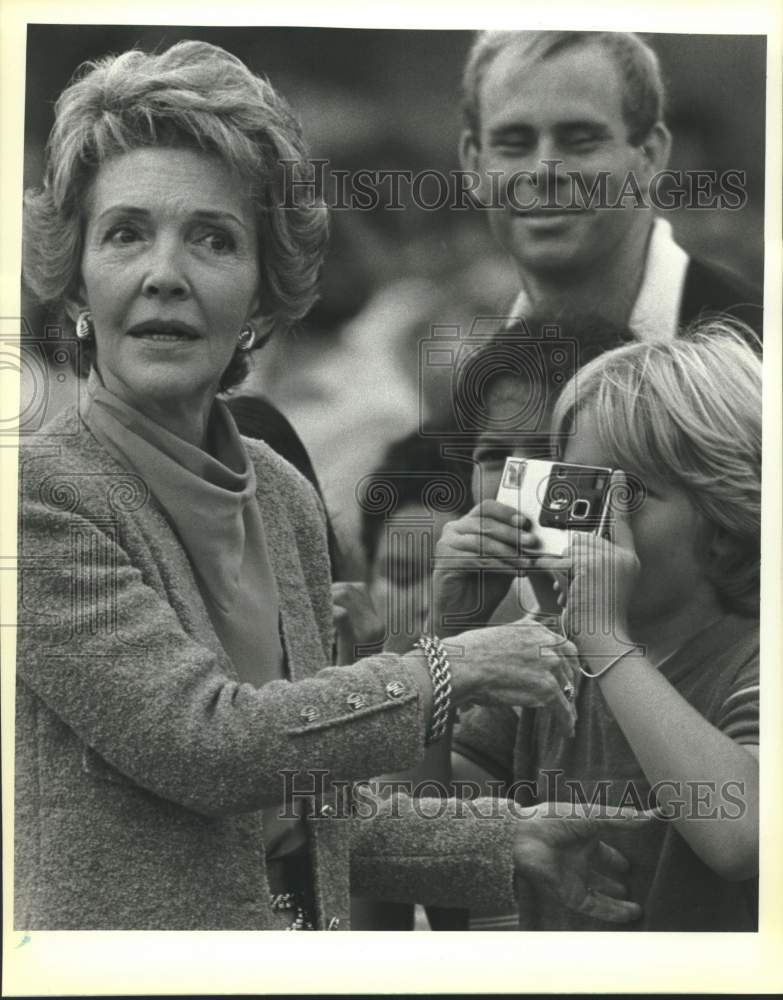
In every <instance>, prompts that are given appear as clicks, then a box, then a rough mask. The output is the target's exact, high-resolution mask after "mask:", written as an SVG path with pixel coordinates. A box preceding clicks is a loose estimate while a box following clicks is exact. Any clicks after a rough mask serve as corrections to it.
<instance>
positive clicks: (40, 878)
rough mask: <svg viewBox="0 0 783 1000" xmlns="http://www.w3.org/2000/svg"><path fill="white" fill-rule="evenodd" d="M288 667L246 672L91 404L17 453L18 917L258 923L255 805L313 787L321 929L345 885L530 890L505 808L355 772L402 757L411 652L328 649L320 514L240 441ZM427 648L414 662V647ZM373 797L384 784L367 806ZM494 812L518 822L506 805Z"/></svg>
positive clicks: (477, 897)
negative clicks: (518, 879)
mask: <svg viewBox="0 0 783 1000" xmlns="http://www.w3.org/2000/svg"><path fill="white" fill-rule="evenodd" d="M245 445H246V448H247V450H248V453H249V455H250V456H251V459H252V461H253V463H254V466H255V470H256V477H257V494H256V496H257V501H258V503H259V505H260V508H261V512H262V517H263V521H264V526H265V531H266V535H267V541H268V547H269V552H270V557H271V560H272V564H273V570H274V573H275V576H276V579H277V586H278V590H279V604H280V620H281V638H282V642H283V646H284V650H285V656H286V662H287V666H288V674H289V677H290V680H280V681H274V682H272V683H269V684H267V685H264V686H263V687H261V688H255V687H253V686H252V685H249V684H244V683H241V682H239V680H238V679H237V676H236V673H235V671H234V668H233V666H232V663H231V661H230V660H229V658H228V657H227V656H226V654H225V652H224V651H223V649H222V647H221V646H220V643H219V641H218V639H217V637H216V635H215V633H214V631H213V629H212V626H211V622H210V620H209V616H208V613H207V611H206V608H205V606H204V603H203V601H202V598H201V595H200V593H199V589H198V585H197V582H196V579H195V577H194V575H193V571H192V568H191V565H190V563H189V561H188V558H187V555H186V553H185V551H184V550H183V548H182V546H181V544H180V542H179V540H178V538H177V536H176V534H175V533H174V531H173V529H172V527H171V526H170V524H169V522H168V521H167V519H166V517H165V516H164V514H163V512H162V510H161V508H160V507H159V506H158V504H157V503H156V501H155V499H154V498H153V497H152V496H151V495H150V493H149V491H148V490H147V487H146V485H145V483H144V482H143V481H142V480H141V479H140V478H139V477H138V476H136V475H133V474H131V473H130V472H128V471H127V470H125V469H124V468H123V467H122V466H120V465H119V464H117V463H116V462H115V460H114V459H113V458H112V457H111V456H110V455H109V454H108V453H107V452H106V451H105V450H104V449H103V448H102V446H101V445H100V444H99V443H98V442H97V441H96V439H95V438H94V437H93V436H92V434H91V433H90V431H89V430H88V429H87V427H86V426H85V425H84V424H83V422H82V421H81V419H80V417H79V414H78V410H77V408H72V409H70V410H67V411H65V412H64V413H63V414H61V415H60V416H58V417H57V418H56V419H55V420H54V421H52V422H51V423H50V424H49V425H47V426H46V427H45V428H44V429H43V431H42V432H41V433H40V434H37V435H35V436H34V437H32V438H31V439H29V440H28V441H26V442H25V443H24V444H23V447H22V449H21V453H20V490H21V500H20V524H19V559H20V575H19V598H18V603H19V619H18V642H17V687H16V787H15V795H16V807H15V827H14V840H15V845H14V846H15V851H14V858H15V914H14V925H15V927H17V928H19V929H31V928H37V929H181V930H190V929H201V930H206V929H236V930H248V929H263V928H265V927H268V926H270V924H271V923H272V921H273V917H272V913H271V910H270V906H269V886H268V882H267V877H266V868H265V856H264V844H263V828H262V814H261V810H262V809H263V808H265V807H268V806H270V805H274V804H276V803H280V802H281V801H282V800H283V798H284V792H283V788H284V785H285V784H286V783H288V786H287V787H288V791H289V793H290V790H291V788H292V787H293V788H294V790H295V791H296V792H298V793H301V802H302V808H303V810H304V813H305V815H306V817H307V818H306V825H307V831H308V855H309V864H310V870H311V873H312V879H313V885H314V893H315V902H316V910H317V919H318V926H319V928H328V929H338V928H339V929H347V928H348V927H349V920H348V917H349V904H350V893H351V892H354V893H364V894H367V895H371V896H377V897H378V898H384V899H407V900H413V899H416V900H419V901H422V902H431V903H439V904H442V905H457V904H462V905H465V904H466V903H467V902H472V903H474V904H475V905H477V906H482V905H490V906H491V905H497V904H498V903H499V902H501V903H503V904H508V903H509V902H511V901H513V895H512V891H513V873H512V863H511V838H512V832H513V829H514V825H515V821H514V820H513V819H512V817H510V816H509V815H506V814H503V815H501V816H498V815H497V810H495V815H493V816H491V817H490V816H486V817H485V816H480V817H479V816H475V815H474V816H468V817H463V819H462V820H460V819H459V818H455V817H454V816H453V815H452V814H453V813H454V812H455V809H456V808H457V805H456V804H455V803H454V802H451V803H449V804H448V806H447V807H446V808H445V809H444V808H439V809H438V813H439V815H438V817H436V818H429V819H428V818H426V817H424V816H422V815H421V814H422V809H421V808H414V806H415V803H412V802H411V800H409V799H406V798H405V797H400V798H397V799H394V800H388V801H384V802H380V801H377V800H373V799H371V797H365V798H364V808H363V809H362V810H358V809H357V808H356V802H357V797H356V794H355V792H353V793H351V792H350V791H348V790H350V789H352V787H353V786H352V783H353V782H355V781H356V780H357V779H361V778H367V777H369V776H370V775H373V774H380V773H382V772H388V771H391V770H399V769H402V768H406V767H408V766H410V765H412V764H413V763H415V761H416V760H417V759H418V758H419V757H420V756H421V754H422V752H423V741H424V728H425V720H424V719H423V718H422V713H421V709H420V704H419V694H418V688H417V686H416V682H415V678H414V675H413V673H412V672H411V671H410V669H409V667H408V666H407V665H406V660H405V659H404V658H401V657H397V656H393V655H391V654H382V655H379V656H375V657H371V658H368V659H366V660H363V661H361V662H360V663H359V664H356V665H354V666H349V667H330V666H328V664H329V659H330V650H331V643H332V620H331V617H332V610H331V598H330V590H329V570H328V557H327V549H326V536H325V530H324V513H323V510H322V508H321V506H320V503H319V501H318V499H317V497H316V494H315V492H314V491H313V489H312V487H311V486H310V485H309V484H308V483H307V482H306V481H305V480H304V479H303V477H302V476H301V475H300V474H299V473H297V472H296V471H295V470H294V469H293V468H292V467H291V466H290V465H288V463H286V462H285V461H284V460H283V459H281V458H280V457H279V456H278V455H276V454H275V453H274V452H273V451H271V449H269V448H268V446H266V445H265V444H263V443H262V442H258V441H250V440H246V441H245ZM407 663H410V661H407ZM368 803H372V804H370V805H369V806H368ZM499 820H500V821H499Z"/></svg>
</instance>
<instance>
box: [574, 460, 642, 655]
mask: <svg viewBox="0 0 783 1000" xmlns="http://www.w3.org/2000/svg"><path fill="white" fill-rule="evenodd" d="M624 481H625V479H624V477H623V476H622V474H619V476H618V475H617V474H616V479H615V486H616V487H621V486H622V485H623V483H624ZM612 516H613V537H614V543H612V542H609V541H607V540H606V539H604V538H599V537H598V536H597V535H589V534H586V533H584V532H581V531H573V532H571V541H570V544H569V545H568V548H567V549H566V551H565V553H564V555H565V566H566V567H567V568H568V577H567V578H566V577H565V576H559V577H558V578H556V579H557V582H556V583H555V589H556V591H557V592H558V603H559V604H560V606H561V607H564V609H565V610H564V612H563V629H564V631H565V634H566V635H567V636H568V637H569V638H571V639H573V641H574V642H575V643H576V645H577V646H578V647H579V649H580V651H582V652H586V651H587V650H588V649H591V648H592V645H593V644H595V642H596V641H599V642H600V641H601V640H602V639H603V638H605V637H606V635H607V634H609V635H614V636H617V637H625V636H627V635H628V604H629V601H630V598H631V594H632V593H633V589H634V587H635V585H636V580H637V577H638V575H639V571H640V565H639V559H638V557H637V555H636V550H635V548H634V543H633V534H632V533H631V528H630V525H629V523H628V517H627V515H626V514H625V512H624V511H623V510H621V509H618V508H617V507H616V506H615V508H614V509H613V515H612ZM565 579H567V580H568V583H567V587H568V590H567V594H566V592H565V584H564V581H565Z"/></svg>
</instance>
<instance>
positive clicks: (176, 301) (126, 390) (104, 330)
mask: <svg viewBox="0 0 783 1000" xmlns="http://www.w3.org/2000/svg"><path fill="white" fill-rule="evenodd" d="M81 279H82V284H81V299H82V300H83V301H82V302H80V303H78V305H80V306H82V307H83V308H87V309H89V310H90V312H91V313H92V318H93V323H94V326H95V340H96V352H97V353H96V357H97V365H98V370H99V371H100V373H101V376H102V378H103V380H104V383H105V385H106V387H107V388H108V389H110V390H111V391H112V392H114V393H116V394H117V395H118V396H120V397H121V398H122V399H124V400H125V401H126V402H128V403H130V404H131V405H133V406H135V407H136V408H137V409H142V410H145V412H150V411H151V413H152V414H153V415H154V414H156V413H158V414H159V413H161V412H164V413H165V412H167V411H169V410H183V411H187V412H189V413H193V412H195V413H199V414H201V415H202V416H203V414H205V413H208V411H209V408H210V407H211V404H212V400H213V397H214V395H215V393H216V392H217V388H218V384H219V381H220V377H221V375H222V373H223V372H224V371H225V369H226V367H227V365H228V364H229V361H230V360H231V357H232V355H233V354H234V351H235V349H236V347H237V337H238V335H239V331H240V330H241V328H242V326H243V325H244V324H245V323H246V322H247V321H248V320H249V319H256V320H258V319H259V318H260V317H259V316H258V311H259V290H260V289H259V269H258V244H257V231H256V222H255V215H254V212H253V207H252V203H251V201H250V199H249V197H247V196H246V195H244V193H243V192H242V191H241V190H240V189H239V188H238V185H237V183H236V179H235V178H234V176H233V175H232V174H231V172H230V170H229V169H228V167H227V166H226V165H225V164H224V163H223V162H222V161H221V160H220V159H219V158H218V157H217V156H215V155H213V154H209V153H205V152H200V151H198V150H192V149H180V148H177V149H166V148H144V149H136V150H133V151H131V152H129V153H125V154H122V155H120V156H117V157H115V158H113V159H110V160H107V161H106V162H104V163H103V164H102V165H101V167H100V169H99V170H98V173H97V176H96V177H95V180H94V181H93V183H92V185H91V187H90V190H89V192H88V197H87V205H86V227H85V237H84V251H83V254H82V261H81Z"/></svg>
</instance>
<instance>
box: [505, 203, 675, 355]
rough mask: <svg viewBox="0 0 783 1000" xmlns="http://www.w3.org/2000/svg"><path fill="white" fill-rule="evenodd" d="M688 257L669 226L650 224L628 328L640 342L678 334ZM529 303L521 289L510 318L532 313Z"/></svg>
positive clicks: (668, 337) (663, 223)
mask: <svg viewBox="0 0 783 1000" xmlns="http://www.w3.org/2000/svg"><path fill="white" fill-rule="evenodd" d="M688 261H689V257H688V254H687V253H686V252H685V251H684V250H683V249H682V247H681V246H679V245H678V244H677V243H676V242H675V240H674V236H673V235H672V227H671V223H669V222H667V221H666V220H665V219H660V218H656V219H655V221H654V222H653V226H652V231H651V233H650V240H649V243H648V245H647V254H646V257H645V262H644V274H643V275H642V283H641V285H640V287H639V294H638V295H637V296H636V301H635V302H634V305H633V309H632V310H631V317H630V319H629V320H628V328H629V329H630V330H631V332H632V333H633V334H634V335H635V336H636V337H637V338H638V339H639V340H651V339H653V338H660V337H663V338H666V339H670V338H673V337H674V336H675V335H676V333H677V327H678V326H679V317H680V304H681V302H682V293H683V288H684V287H685V274H686V272H687V270H688ZM531 306H532V304H531V301H530V297H529V296H528V294H527V292H526V291H525V289H524V288H523V289H522V290H521V291H520V293H519V295H518V296H517V297H516V299H515V300H514V304H513V306H512V307H511V314H512V315H513V316H525V315H526V314H527V313H529V312H530V311H531Z"/></svg>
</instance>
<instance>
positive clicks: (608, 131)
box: [463, 45, 656, 274]
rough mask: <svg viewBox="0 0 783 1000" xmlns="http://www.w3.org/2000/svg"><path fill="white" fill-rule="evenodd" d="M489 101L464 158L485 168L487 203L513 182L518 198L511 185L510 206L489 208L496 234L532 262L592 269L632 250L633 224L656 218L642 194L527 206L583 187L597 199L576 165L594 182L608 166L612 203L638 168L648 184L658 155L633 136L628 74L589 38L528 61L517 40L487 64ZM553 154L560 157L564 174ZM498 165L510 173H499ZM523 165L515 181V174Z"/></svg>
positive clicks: (505, 200)
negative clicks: (637, 202) (598, 203)
mask: <svg viewBox="0 0 783 1000" xmlns="http://www.w3.org/2000/svg"><path fill="white" fill-rule="evenodd" d="M479 109H480V134H479V137H478V140H479V141H478V142H476V141H475V138H474V139H470V138H469V137H464V138H463V165H464V166H465V167H466V168H468V169H475V170H477V171H478V172H479V173H480V174H481V175H482V177H483V179H482V188H481V190H480V192H479V194H480V197H481V200H482V202H483V203H484V204H487V203H488V202H491V199H492V193H493V190H494V191H498V190H499V191H500V192H504V191H506V190H507V189H508V190H510V192H512V194H511V199H510V201H509V196H508V194H506V195H503V194H501V203H502V204H503V208H502V209H497V208H495V209H490V210H489V211H488V216H489V221H490V226H491V228H492V230H493V233H494V235H495V237H496V239H497V240H498V241H499V242H500V244H501V245H502V246H503V248H504V249H505V250H507V251H508V252H509V253H510V254H511V255H512V256H513V257H514V258H515V260H516V262H517V265H518V266H519V267H520V269H521V270H522V271H523V272H524V271H530V272H534V273H535V272H541V273H542V274H543V273H546V272H558V273H562V272H564V271H565V272H568V271H570V272H579V271H582V270H586V271H589V270H590V269H591V267H592V266H594V265H595V264H596V263H597V262H598V261H599V260H602V259H605V258H606V257H608V256H611V255H612V254H622V253H623V246H624V244H625V243H626V242H627V239H628V237H629V234H630V233H631V231H632V230H633V227H635V226H642V227H644V226H646V225H647V224H648V223H649V218H650V216H649V209H646V208H634V207H633V201H634V199H633V198H626V199H625V202H624V203H625V204H626V205H627V206H629V207H627V208H625V209H620V208H618V209H607V208H603V209H601V208H599V207H583V208H577V209H576V210H574V209H571V210H570V211H564V210H560V209H558V208H549V209H547V208H540V207H536V208H533V209H530V210H525V209H524V207H523V206H527V205H531V204H536V205H541V204H542V203H543V204H555V205H572V204H574V198H573V197H572V191H574V190H575V192H576V204H577V205H582V206H584V205H585V203H586V202H588V201H589V200H590V199H587V198H585V196H584V195H581V194H580V192H579V189H578V188H576V189H575V188H574V185H573V183H572V182H571V181H570V180H569V177H568V172H575V173H577V174H579V175H580V176H581V179H582V181H583V182H584V185H585V189H586V190H587V191H589V190H590V189H591V187H592V185H593V183H594V182H595V180H596V178H597V177H598V176H599V174H600V172H601V171H606V172H608V174H609V177H608V179H607V181H606V191H607V194H608V201H609V203H610V204H611V203H612V202H614V201H616V200H617V197H618V194H619V193H620V192H621V191H622V190H623V183H624V181H625V179H626V177H627V175H628V174H629V173H633V174H635V177H636V180H637V181H638V182H639V187H640V189H641V191H642V192H646V189H647V186H648V184H649V180H650V177H651V176H652V173H653V172H654V170H653V167H654V166H656V164H653V163H652V162H651V157H650V154H649V150H645V149H644V148H642V147H636V146H632V145H631V144H630V142H629V140H628V129H627V126H626V124H625V122H624V120H623V115H622V83H621V78H620V74H619V71H618V70H617V68H616V66H615V64H614V62H613V60H612V58H611V56H609V55H608V54H607V53H606V52H604V51H603V50H602V49H601V48H600V47H599V46H597V45H588V46H580V47H578V48H574V49H569V50H566V51H565V52H562V53H559V54H556V55H554V56H551V57H548V58H546V59H544V60H542V61H540V62H536V63H533V64H532V65H529V64H527V65H526V63H525V61H524V60H523V59H522V57H521V56H520V53H519V51H518V48H517V47H516V46H514V45H510V46H509V47H508V48H506V49H505V50H503V51H502V52H500V53H499V54H498V56H497V57H496V58H495V60H494V61H493V62H492V63H491V64H490V66H489V67H488V69H487V72H486V75H485V77H484V80H483V82H482V85H481V89H480V93H479ZM544 160H550V161H552V160H557V161H560V162H559V163H558V166H557V175H556V179H555V180H552V177H553V169H552V168H551V167H550V168H547V166H546V165H545V164H543V161H544ZM490 171H497V172H499V173H500V174H502V175H503V178H502V179H501V180H500V181H498V180H495V181H492V180H491V179H490V175H489V172H490ZM547 171H549V176H550V182H549V186H548V187H547V180H546V175H547ZM521 172H525V173H521ZM517 173H519V174H520V175H519V177H518V179H517V180H516V181H515V182H514V183H513V185H510V186H509V180H508V179H509V177H511V176H512V175H514V174H517ZM529 175H533V178H531V177H530V176H529ZM535 178H537V179H538V184H536V183H535ZM493 184H494V185H495V187H494V188H493V187H492V185H493Z"/></svg>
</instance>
